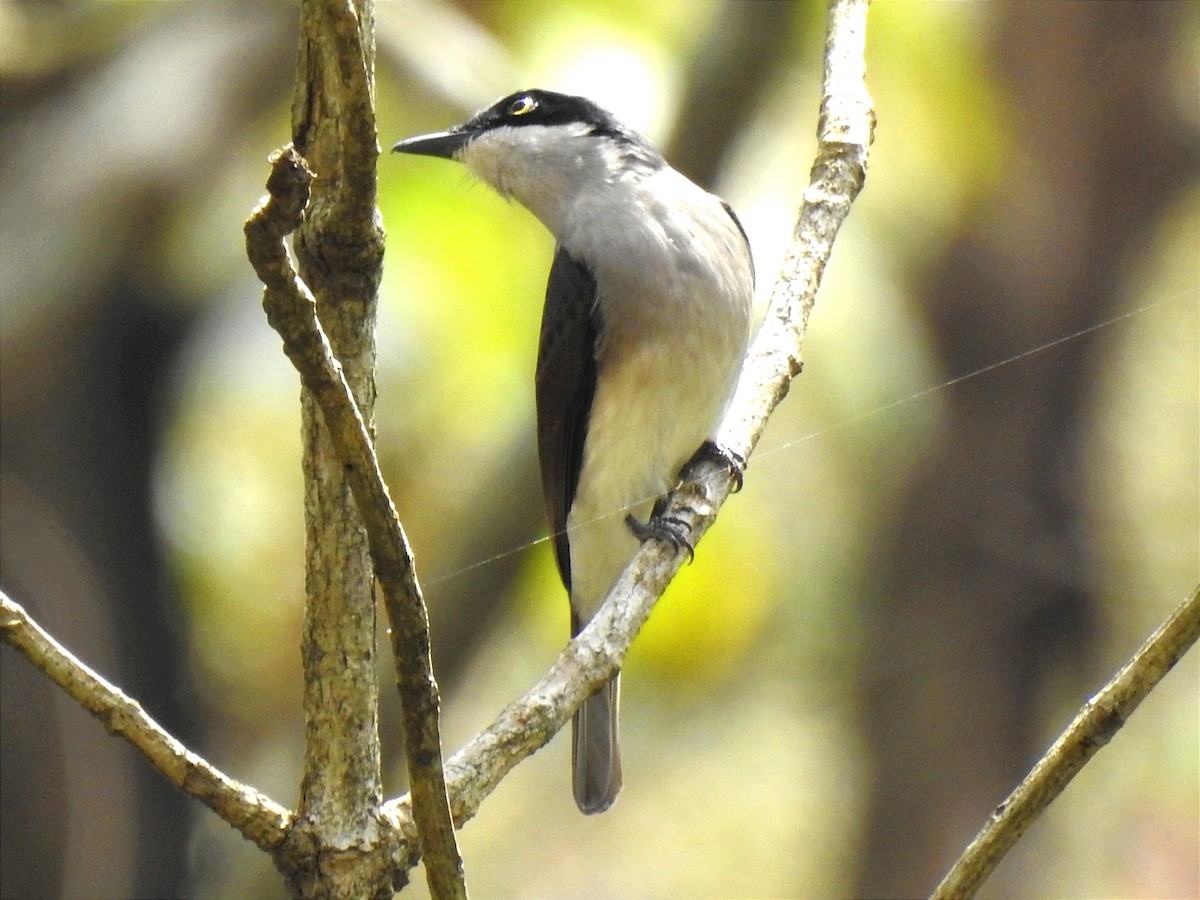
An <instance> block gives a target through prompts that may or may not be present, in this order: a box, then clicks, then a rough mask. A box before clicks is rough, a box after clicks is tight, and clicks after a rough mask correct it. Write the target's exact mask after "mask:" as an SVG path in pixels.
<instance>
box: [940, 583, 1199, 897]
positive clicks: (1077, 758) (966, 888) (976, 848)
mask: <svg viewBox="0 0 1200 900" xmlns="http://www.w3.org/2000/svg"><path fill="white" fill-rule="evenodd" d="M1197 637H1200V586H1198V587H1196V588H1195V589H1193V591H1192V593H1191V596H1189V597H1188V598H1187V599H1186V600H1184V601H1183V603H1182V604H1180V606H1179V608H1178V609H1176V610H1175V612H1173V613H1172V614H1171V616H1170V618H1168V619H1167V620H1166V621H1165V622H1163V624H1162V625H1160V626H1159V627H1158V629H1157V630H1156V631H1155V632H1154V634H1152V635H1150V637H1149V638H1147V640H1146V642H1145V643H1144V644H1142V646H1141V647H1140V648H1139V649H1138V651H1137V652H1136V653H1135V654H1133V656H1132V657H1131V658H1130V660H1129V662H1127V663H1126V664H1125V665H1124V666H1123V667H1122V668H1121V671H1119V672H1117V674H1116V675H1114V676H1113V678H1112V680H1111V681H1110V682H1109V683H1108V684H1106V685H1105V686H1104V688H1103V690H1101V691H1100V693H1098V694H1096V696H1094V697H1092V699H1090V700H1088V702H1087V703H1085V704H1084V705H1083V708H1082V709H1081V710H1080V711H1079V713H1078V715H1076V716H1075V719H1074V721H1072V722H1071V724H1070V725H1068V726H1067V728H1066V730H1065V731H1064V732H1063V733H1062V735H1061V736H1060V737H1059V738H1058V740H1057V741H1055V742H1054V745H1053V746H1052V747H1051V748H1050V749H1049V750H1047V751H1046V754H1045V755H1044V756H1043V757H1042V758H1041V759H1040V760H1038V763H1037V765H1035V766H1034V767H1033V769H1032V771H1030V773H1029V774H1028V775H1027V776H1025V780H1024V781H1022V782H1021V784H1020V785H1018V786H1017V789H1016V790H1014V791H1013V792H1012V793H1011V794H1009V795H1008V797H1007V799H1005V800H1004V802H1002V803H1001V804H1000V805H999V806H997V807H996V809H995V811H994V812H993V813H992V815H991V817H990V818H989V819H988V821H987V823H986V824H985V825H984V826H983V828H982V829H981V830H980V832H979V834H977V835H976V836H975V839H974V840H973V841H971V843H970V845H969V846H968V847H967V849H966V850H964V851H963V854H962V856H960V857H959V858H958V861H957V862H956V863H955V864H954V865H953V867H951V869H950V871H949V872H947V873H946V877H945V878H943V879H942V883H941V884H939V885H938V886H937V889H936V890H935V891H934V892H933V895H932V897H933V900H959V898H965V897H973V896H975V892H976V891H978V890H979V887H980V885H982V884H983V882H984V881H985V880H986V879H987V878H988V876H989V875H991V874H992V871H993V870H994V869H995V868H996V866H998V865H999V864H1000V860H1002V859H1004V856H1005V854H1006V853H1008V851H1009V850H1011V849H1012V848H1013V846H1014V845H1015V844H1016V843H1017V841H1019V840H1020V839H1021V837H1022V835H1024V834H1025V831H1026V830H1027V829H1028V828H1029V826H1030V825H1032V824H1033V822H1034V820H1036V819H1037V817H1038V816H1040V815H1041V814H1042V811H1043V810H1045V808H1046V807H1047V806H1049V805H1050V804H1051V803H1052V802H1053V801H1054V799H1055V798H1056V797H1058V795H1059V794H1061V793H1062V792H1063V790H1064V789H1065V788H1066V786H1067V785H1068V784H1070V783H1071V779H1073V778H1074V777H1075V776H1076V775H1077V774H1078V773H1079V770H1080V769H1082V768H1083V767H1084V766H1085V765H1087V763H1088V761H1089V760H1090V759H1091V758H1092V757H1093V756H1095V755H1096V753H1097V752H1098V751H1099V750H1100V748H1101V747H1103V746H1104V745H1105V744H1107V743H1108V742H1109V741H1110V740H1112V738H1113V735H1115V734H1116V733H1117V732H1118V731H1119V730H1120V729H1121V727H1122V726H1123V725H1124V724H1125V722H1126V720H1127V719H1128V718H1129V717H1130V715H1132V714H1133V711H1134V710H1135V709H1137V707H1138V704H1140V703H1141V702H1142V700H1144V699H1145V697H1146V695H1147V694H1149V693H1150V691H1152V690H1153V689H1154V687H1155V686H1156V685H1157V684H1158V683H1159V682H1160V681H1162V679H1163V677H1164V676H1165V675H1166V674H1167V673H1168V672H1169V671H1171V669H1172V668H1173V667H1174V665H1175V663H1177V662H1179V660H1180V659H1181V658H1182V657H1183V654H1185V653H1186V652H1187V651H1188V649H1189V648H1190V647H1191V646H1192V645H1193V644H1195V643H1196V639H1197Z"/></svg>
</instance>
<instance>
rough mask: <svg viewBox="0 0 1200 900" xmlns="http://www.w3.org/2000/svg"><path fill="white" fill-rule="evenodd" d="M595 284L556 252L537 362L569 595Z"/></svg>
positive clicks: (550, 510)
mask: <svg viewBox="0 0 1200 900" xmlns="http://www.w3.org/2000/svg"><path fill="white" fill-rule="evenodd" d="M598 331H599V322H598V320H597V313H596V279H595V278H593V277H592V273H591V272H590V271H588V268H587V266H585V265H584V264H583V263H581V262H579V261H578V260H575V259H573V258H572V257H571V255H570V254H569V253H567V251H566V250H564V249H563V248H562V247H558V248H557V249H556V250H555V252H554V265H553V266H551V267H550V281H549V283H548V284H547V285H546V305H545V307H544V308H543V310H542V337H541V343H540V344H539V345H538V361H537V376H536V384H537V431H538V457H539V459H540V460H541V464H542V493H543V495H544V497H545V501H546V518H547V519H548V520H549V523H550V533H551V535H552V536H553V538H554V558H555V560H556V561H557V562H558V573H559V575H561V576H562V580H563V584H565V585H566V587H567V591H568V592H569V591H570V590H571V553H570V545H569V542H568V541H567V533H566V527H567V514H568V513H569V512H570V511H571V503H572V502H573V501H574V499H575V488H576V487H577V486H578V484H579V470H580V468H581V467H582V466H583V444H584V441H585V440H586V438H587V426H588V416H589V414H590V412H591V409H592V398H593V396H594V395H595V393H596V353H595V348H596V335H597V333H598Z"/></svg>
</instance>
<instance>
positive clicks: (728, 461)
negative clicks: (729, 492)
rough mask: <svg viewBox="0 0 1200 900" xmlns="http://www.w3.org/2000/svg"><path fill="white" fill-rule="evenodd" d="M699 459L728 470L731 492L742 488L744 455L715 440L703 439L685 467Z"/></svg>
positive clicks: (744, 468) (744, 469)
mask: <svg viewBox="0 0 1200 900" xmlns="http://www.w3.org/2000/svg"><path fill="white" fill-rule="evenodd" d="M701 459H710V460H712V461H713V462H715V463H717V464H718V465H721V466H724V467H725V468H726V469H727V470H728V471H729V477H730V478H732V479H733V493H735V494H736V493H737V492H738V491H740V490H741V489H742V482H743V481H744V476H745V472H746V457H744V456H742V454H740V453H737V452H735V451H733V450H730V449H729V448H728V447H726V446H725V445H724V444H718V443H717V442H716V441H705V442H704V443H703V444H701V445H700V449H699V450H697V451H696V453H695V455H694V456H693V457H692V459H691V462H689V463H688V466H687V467H690V466H691V465H692V463H695V462H699V461H700V460H701ZM685 468H686V467H685Z"/></svg>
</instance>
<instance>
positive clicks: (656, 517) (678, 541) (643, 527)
mask: <svg viewBox="0 0 1200 900" xmlns="http://www.w3.org/2000/svg"><path fill="white" fill-rule="evenodd" d="M665 508H666V500H665V498H659V499H658V501H656V502H655V504H654V510H653V512H651V513H650V518H649V520H647V521H645V522H639V521H638V520H637V519H636V518H635V517H634V516H632V515H628V516H626V517H625V524H626V525H628V526H629V530H630V531H632V532H633V536H634V537H635V538H637V539H638V540H639V541H641V542H642V543H645V542H646V541H648V540H650V539H651V538H658V540H660V541H663V542H664V543H667V544H670V545H671V548H672V549H673V550H674V551H675V552H676V553H678V552H679V551H680V550H686V551H687V555H688V562H692V561H693V560H694V559H695V558H696V551H695V549H694V548H693V547H692V542H691V541H689V540H688V535H690V534H691V528H690V527H689V526H688V524H687V522H685V521H683V520H682V519H676V518H675V517H674V516H664V515H662V512H663V510H664V509H665Z"/></svg>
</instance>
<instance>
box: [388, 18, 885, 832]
mask: <svg viewBox="0 0 1200 900" xmlns="http://www.w3.org/2000/svg"><path fill="white" fill-rule="evenodd" d="M866 21H867V2H866V0H832V2H831V3H830V8H829V23H828V32H827V35H826V44H825V78H824V98H823V100H822V103H821V118H820V124H819V126H818V149H817V158H816V161H815V162H814V163H813V167H812V177H811V180H810V183H809V186H808V189H807V190H806V191H805V192H804V200H803V203H802V205H801V208H800V212H799V215H798V217H797V222H796V228H795V231H794V232H793V236H792V242H791V245H790V246H789V248H788V250H787V254H786V256H785V258H784V263H783V269H782V272H781V274H780V277H779V280H778V281H777V282H776V285H775V289H774V292H773V293H772V297H771V304H770V308H769V310H768V312H767V318H766V321H765V322H764V324H763V326H762V328H761V329H760V331H759V333H758V335H757V336H756V338H755V340H754V343H753V345H752V346H751V348H750V353H749V355H748V357H747V360H746V363H745V366H744V369H743V372H742V378H741V382H740V384H739V386H738V392H737V396H736V397H735V399H734V403H733V407H732V409H731V411H730V414H729V417H728V418H727V419H726V422H725V425H724V427H723V430H722V435H721V440H722V443H723V444H725V446H727V447H729V448H730V449H731V450H733V451H734V452H736V453H738V454H740V455H741V456H742V457H743V458H748V457H749V455H750V453H751V452H752V451H753V449H754V446H755V445H756V444H757V443H758V439H759V436H760V435H761V434H762V431H763V428H764V427H765V426H766V421H767V418H768V417H769V416H770V414H771V413H772V411H774V409H775V407H776V406H778V405H779V403H780V401H782V400H783V398H784V397H785V396H786V395H787V391H788V386H789V385H790V384H791V380H792V379H793V378H794V377H795V376H796V375H798V374H799V372H800V367H801V361H800V345H801V342H802V341H803V339H804V333H805V330H806V328H807V326H808V316H809V313H810V311H811V310H812V306H813V302H814V301H815V298H816V293H817V288H818V286H819V285H820V282H821V276H822V274H823V272H824V270H825V263H826V261H827V260H828V259H829V255H830V253H831V252H832V250H833V242H834V239H835V238H836V237H837V233H838V229H839V228H840V227H841V224H842V222H843V221H844V220H845V218H846V216H847V215H848V214H849V212H850V205H851V204H852V203H853V201H854V198H855V197H856V196H857V195H858V193H859V191H860V190H861V189H862V186H863V181H864V179H865V178H866V169H867V154H868V150H869V148H870V144H871V140H872V136H873V133H874V125H875V115H874V112H873V110H872V105H871V98H870V96H869V95H868V93H867V88H866V69H865V64H864V61H863V59H864V50H865V43H866ZM735 487H736V476H735V475H734V474H733V473H731V472H730V471H729V470H728V469H727V468H725V467H724V466H722V465H721V464H720V463H718V462H715V461H712V460H710V459H708V458H707V457H700V458H699V459H698V460H697V461H696V462H694V463H692V464H691V465H689V467H688V468H687V469H686V470H685V471H684V472H683V473H682V475H681V484H680V485H679V486H678V487H677V488H676V489H675V490H674V491H672V493H671V498H670V504H669V506H668V507H667V509H666V510H665V512H664V515H666V516H669V517H671V518H672V519H675V520H677V521H679V522H682V523H685V524H686V526H687V527H688V528H689V529H690V534H691V538H692V542H693V543H695V541H697V540H699V539H700V537H701V536H702V535H703V534H704V532H705V531H707V530H708V528H709V526H711V525H712V523H713V521H714V519H715V518H716V514H717V510H718V509H719V508H720V506H721V504H722V503H724V502H725V499H726V498H727V497H728V496H729V494H730V492H731V491H732V490H734V489H735ZM685 552H686V551H681V550H680V549H679V548H677V547H674V546H672V545H671V544H669V543H665V542H663V541H659V540H650V541H647V542H646V543H645V544H643V545H642V547H641V548H640V550H639V551H638V552H637V554H636V555H635V556H634V558H633V560H632V561H631V562H630V564H629V566H628V567H627V568H626V569H625V572H624V574H622V576H621V578H620V579H619V580H618V581H617V583H616V584H615V585H614V586H613V589H612V591H611V592H610V593H609V596H608V599H607V600H605V602H604V605H603V606H602V607H601V608H600V610H599V612H598V613H597V614H596V616H595V617H594V618H593V619H592V620H591V622H589V623H588V625H587V627H585V628H584V629H583V631H581V632H580V633H579V635H578V636H577V637H575V638H574V639H573V640H572V641H571V642H570V643H569V644H568V645H567V647H566V649H565V650H563V652H562V653H561V654H560V655H559V657H558V659H557V661H556V662H555V663H554V665H553V667H552V668H551V669H550V671H549V672H548V673H547V674H546V675H545V676H543V677H542V678H541V679H540V680H539V681H538V682H537V683H536V684H535V685H534V686H533V687H532V688H530V690H529V691H527V692H526V693H525V695H524V696H523V697H522V698H520V699H519V700H517V701H515V702H514V703H511V704H510V705H509V706H508V707H507V708H506V709H505V710H504V711H503V712H501V713H500V715H499V717H497V719H496V720H495V721H494V722H493V723H492V724H491V725H489V726H488V728H487V729H485V730H484V731H483V732H481V733H480V734H479V735H477V736H476V737H475V738H474V739H473V740H472V741H471V742H470V743H468V744H467V746H466V747H464V748H463V749H462V750H460V751H459V752H458V753H456V754H455V755H454V756H452V757H451V758H450V759H449V760H448V761H447V762H446V772H447V784H448V787H449V788H450V797H451V806H452V809H453V811H454V817H455V821H456V822H458V823H459V824H460V825H461V824H462V823H463V822H464V821H465V820H466V819H468V818H470V817H471V816H472V815H474V814H475V812H476V811H477V810H478V808H479V804H480V803H481V801H482V800H483V798H484V797H486V796H487V795H488V794H489V793H491V792H492V790H494V789H495V787H496V785H497V784H499V782H500V780H501V779H502V778H503V777H504V776H505V775H506V774H507V773H508V772H509V771H510V770H511V769H512V768H513V767H514V766H516V765H517V763H519V762H520V761H521V760H522V759H524V758H525V757H527V756H529V755H530V754H531V753H533V752H534V751H536V750H537V749H539V748H540V747H542V746H544V745H545V744H546V743H547V742H548V741H549V740H550V739H551V738H552V737H553V736H554V735H555V734H556V733H557V731H558V730H559V729H560V728H562V727H563V726H564V725H565V724H566V722H567V721H568V719H569V718H570V716H571V713H572V712H573V711H574V710H575V708H576V707H578V706H579V704H580V703H582V702H583V701H584V700H585V699H587V697H588V696H590V695H591V694H592V693H593V692H594V691H595V690H596V689H597V688H599V687H600V685H602V684H604V683H605V682H607V681H608V680H609V679H610V678H612V676H613V675H615V674H616V672H617V670H618V669H619V668H620V666H621V663H622V661H623V660H624V658H625V654H626V652H627V650H628V648H629V645H630V644H631V643H632V641H633V638H634V636H635V635H636V634H637V632H638V630H639V629H640V628H641V627H642V625H643V624H644V623H645V621H646V619H647V618H648V617H649V615H650V611H651V610H652V609H653V607H654V604H655V603H656V602H657V600H658V598H659V597H660V596H661V595H662V593H663V591H664V590H666V587H667V585H668V584H669V583H670V582H671V579H672V578H673V577H674V576H675V573H676V572H677V571H678V570H679V568H680V566H681V565H682V563H683V558H684V555H685ZM408 806H409V800H408V798H407V797H403V798H400V799H399V800H395V801H392V802H390V803H388V804H386V805H385V807H384V811H385V812H386V813H388V814H390V815H392V816H394V817H396V820H397V825H398V827H400V828H401V829H402V830H404V831H405V833H407V834H410V835H411V826H410V825H409V823H408V821H407V816H408Z"/></svg>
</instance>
